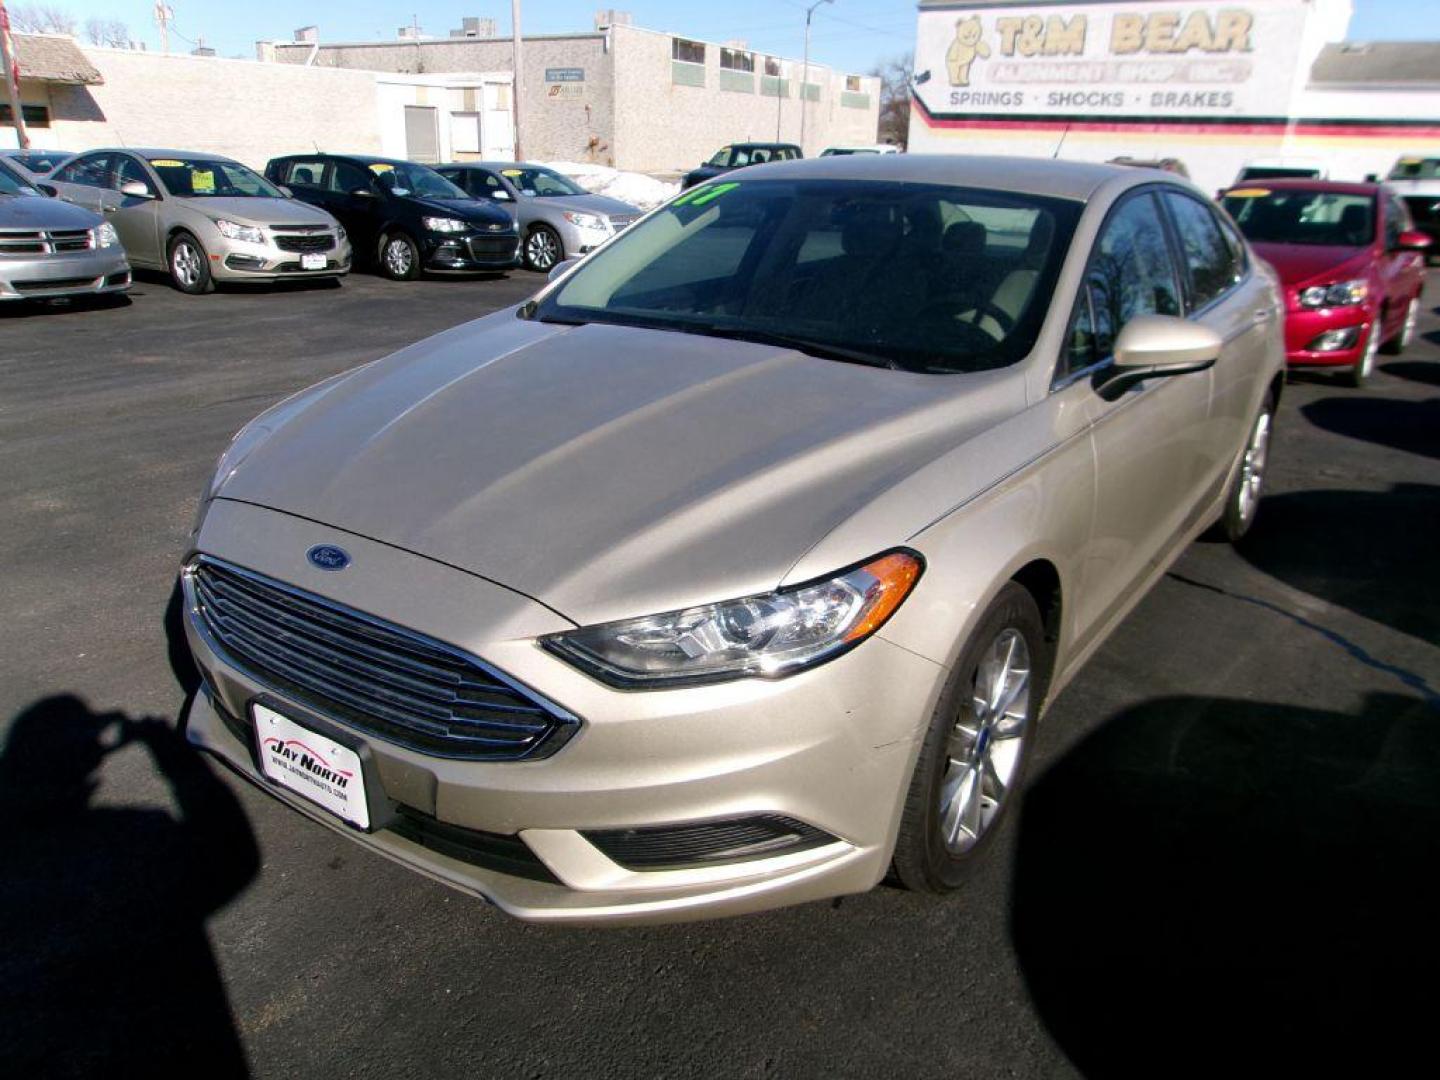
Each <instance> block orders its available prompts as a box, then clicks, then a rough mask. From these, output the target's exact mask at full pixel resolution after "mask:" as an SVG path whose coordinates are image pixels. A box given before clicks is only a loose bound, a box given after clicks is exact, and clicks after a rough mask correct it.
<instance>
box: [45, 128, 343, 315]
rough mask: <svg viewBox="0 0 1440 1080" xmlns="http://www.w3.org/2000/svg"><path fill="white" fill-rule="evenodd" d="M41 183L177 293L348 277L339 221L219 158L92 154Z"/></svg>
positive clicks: (71, 162)
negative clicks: (109, 231)
mask: <svg viewBox="0 0 1440 1080" xmlns="http://www.w3.org/2000/svg"><path fill="white" fill-rule="evenodd" d="M45 184H46V185H47V186H49V187H50V188H52V189H53V190H54V191H55V192H56V194H58V195H59V197H60V198H62V199H64V200H66V201H67V202H73V203H75V204H76V205H78V206H83V207H85V208H86V209H88V210H94V211H98V212H99V213H102V214H104V215H105V217H106V218H107V219H108V220H109V221H110V222H111V224H112V225H113V226H114V227H115V231H116V232H118V233H119V234H120V240H121V242H122V243H123V244H124V245H125V251H126V252H127V254H128V255H129V257H130V262H131V263H132V264H133V265H134V266H137V267H144V268H147V269H151V270H163V271H166V272H167V273H168V274H169V275H170V280H171V282H172V283H173V284H174V285H175V287H176V288H177V289H179V290H180V291H181V292H187V293H205V292H209V291H210V290H212V289H213V288H214V287H215V282H217V281H258V282H273V281H304V280H308V279H317V278H318V279H330V280H334V279H338V278H339V277H341V276H343V275H344V274H346V273H347V272H348V271H349V270H350V258H351V252H350V241H349V239H348V238H347V237H346V235H345V230H344V229H343V228H342V227H341V226H340V223H339V222H337V221H336V220H335V219H334V218H333V217H331V216H330V215H329V214H327V213H326V212H325V211H324V210H320V209H318V208H316V207H313V206H308V205H306V204H305V203H302V202H298V201H296V200H294V199H292V198H290V197H289V194H288V192H286V191H285V190H283V189H281V188H278V187H276V186H275V185H273V184H271V183H270V182H269V181H268V180H266V179H265V178H264V177H263V176H261V175H259V174H258V173H256V172H254V171H253V170H251V169H249V168H247V167H246V166H244V165H242V164H240V163H239V162H238V161H234V160H232V159H230V158H226V157H221V156H219V155H217V154H192V153H187V152H185V151H181V150H139V149H112V150H92V151H88V152H87V153H84V154H80V155H79V156H77V157H74V158H72V159H71V160H69V161H67V162H66V163H65V164H64V165H62V166H60V168H58V169H57V170H55V172H54V173H52V174H51V175H50V176H49V177H48V178H47V179H46V180H45Z"/></svg>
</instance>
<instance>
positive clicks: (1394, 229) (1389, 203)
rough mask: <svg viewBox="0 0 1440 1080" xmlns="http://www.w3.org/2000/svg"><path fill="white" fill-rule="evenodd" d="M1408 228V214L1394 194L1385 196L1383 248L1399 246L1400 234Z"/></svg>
mask: <svg viewBox="0 0 1440 1080" xmlns="http://www.w3.org/2000/svg"><path fill="white" fill-rule="evenodd" d="M1408 228H1410V214H1409V213H1408V212H1407V211H1406V209H1405V207H1404V205H1403V204H1402V203H1401V202H1400V200H1399V199H1397V198H1396V197H1395V196H1394V195H1387V196H1386V197H1385V250H1387V251H1394V250H1395V249H1396V248H1398V247H1399V246H1400V234H1401V233H1402V232H1404V231H1405V230H1406V229H1408Z"/></svg>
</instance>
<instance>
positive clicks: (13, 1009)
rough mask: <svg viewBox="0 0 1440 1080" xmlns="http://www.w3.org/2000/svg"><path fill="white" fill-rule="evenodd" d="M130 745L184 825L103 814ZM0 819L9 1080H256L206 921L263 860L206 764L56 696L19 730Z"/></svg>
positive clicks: (162, 729)
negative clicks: (166, 1079)
mask: <svg viewBox="0 0 1440 1080" xmlns="http://www.w3.org/2000/svg"><path fill="white" fill-rule="evenodd" d="M131 743H139V744H142V745H143V746H144V747H145V748H146V749H147V750H148V751H149V754H150V757H151V759H152V760H153V762H154V764H155V767H156V768H157V769H158V770H159V772H160V774H161V775H162V776H163V777H164V779H165V781H166V782H167V783H168V784H169V786H170V791H171V794H172V796H173V799H174V802H175V805H176V807H177V808H178V816H172V815H171V814H170V813H169V812H168V811H165V810H156V809H128V808H123V807H109V806H105V807H97V806H93V805H91V799H92V796H93V795H94V793H95V790H96V789H97V787H98V786H99V778H98V774H99V771H100V768H101V765H102V763H103V762H104V760H105V758H106V757H107V756H108V755H109V754H110V753H112V752H114V751H115V750H118V749H120V748H122V747H124V746H126V745H129V744H131ZM0 808H3V811H4V821H5V830H4V834H3V839H0V927H3V928H4V931H3V932H4V935H5V947H4V949H3V952H0V1016H3V1017H4V1020H3V1023H0V1060H3V1061H4V1062H5V1068H6V1070H7V1072H9V1073H11V1074H13V1075H15V1076H152V1075H168V1074H169V1069H170V1068H177V1069H178V1068H183V1067H185V1066H192V1065H193V1066H201V1067H202V1069H201V1071H200V1072H197V1075H199V1074H203V1075H205V1076H212V1075H214V1076H225V1077H232V1076H243V1075H245V1074H246V1072H247V1069H246V1063H245V1057H244V1054H243V1052H242V1050H241V1046H240V1041H239V1038H238V1036H237V1034H236V1030H235V1025H234V1022H233V1020H232V1018H231V1014H230V1008H229V1004H228V1002H227V1000H226V996H225V991H224V987H223V985H222V983H221V980H220V973H219V971H218V969H217V967H216V964H215V959H214V957H213V955H212V954H211V951H210V944H209V941H208V939H207V937H206V933H205V919H206V918H207V917H208V916H209V915H211V914H212V913H213V912H215V911H216V910H217V909H218V908H220V907H221V906H222V905H224V904H225V903H227V902H228V901H229V900H230V899H232V898H233V897H234V896H235V895H236V894H237V893H239V892H240V890H241V889H243V888H244V887H245V885H246V884H247V883H248V882H249V881H250V879H251V878H252V877H253V876H254V875H255V872H256V870H257V869H258V866H259V854H258V851H257V849H256V845H255V840H254V837H253V835H252V833H251V831H250V825H249V822H248V821H247V820H246V817H245V814H244V812H243V810H242V809H241V807H240V804H239V802H238V801H237V800H236V799H235V796H234V795H233V794H232V793H231V791H230V789H229V788H227V787H226V786H225V785H224V784H223V783H221V782H220V781H219V780H218V779H217V778H216V777H215V775H214V773H212V772H211V770H210V768H209V766H208V765H207V764H206V763H205V762H204V761H202V760H201V758H200V756H199V755H198V754H197V753H196V752H195V751H194V750H192V749H191V748H190V747H189V746H188V745H187V744H186V743H185V741H184V740H183V739H182V738H181V736H179V735H178V734H176V732H175V731H174V730H173V728H172V727H171V726H170V725H169V724H168V723H167V722H165V721H163V720H159V719H155V718H145V719H140V720H136V719H132V718H130V717H128V716H126V715H124V714H122V713H104V714H99V713H95V712H92V711H91V710H90V709H89V708H88V707H87V706H86V704H85V703H84V702H83V701H81V700H80V699H78V698H76V697H72V696H68V695H65V696H56V697H50V698H46V699H44V700H42V701H38V702H36V703H35V704H33V705H31V706H30V707H29V708H28V709H26V710H25V711H24V712H23V713H21V714H20V715H19V716H17V717H16V718H15V720H14V722H13V724H12V725H11V727H10V734H9V739H8V741H7V742H6V745H5V750H4V754H3V756H0ZM186 1071H190V1070H188V1069H187V1070H186Z"/></svg>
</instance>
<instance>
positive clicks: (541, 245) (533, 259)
mask: <svg viewBox="0 0 1440 1080" xmlns="http://www.w3.org/2000/svg"><path fill="white" fill-rule="evenodd" d="M525 256H526V258H528V259H529V260H530V265H531V266H533V267H534V268H535V269H536V270H542V271H543V270H549V269H550V268H551V267H553V266H554V265H555V264H556V263H557V262H559V261H560V245H559V244H557V243H556V242H555V237H554V235H553V234H552V233H551V232H549V230H547V229H536V230H535V231H534V232H532V233H531V234H530V236H529V237H528V238H527V239H526V240H525Z"/></svg>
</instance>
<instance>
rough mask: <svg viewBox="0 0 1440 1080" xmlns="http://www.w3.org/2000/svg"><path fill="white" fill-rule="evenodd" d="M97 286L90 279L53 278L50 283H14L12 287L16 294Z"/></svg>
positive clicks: (92, 279)
mask: <svg viewBox="0 0 1440 1080" xmlns="http://www.w3.org/2000/svg"><path fill="white" fill-rule="evenodd" d="M94 284H95V279H94V278H90V277H70V278H53V279H51V280H50V281H12V282H11V283H10V287H11V288H12V289H14V290H15V291H16V292H22V293H33V292H50V291H51V290H52V289H84V288H89V287H90V286H92V285H94Z"/></svg>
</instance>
